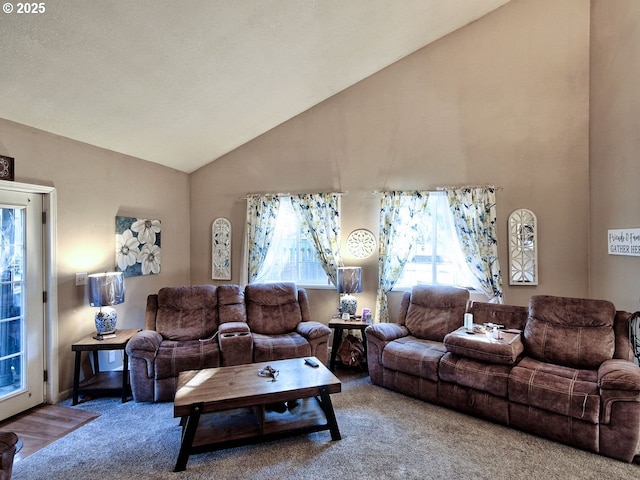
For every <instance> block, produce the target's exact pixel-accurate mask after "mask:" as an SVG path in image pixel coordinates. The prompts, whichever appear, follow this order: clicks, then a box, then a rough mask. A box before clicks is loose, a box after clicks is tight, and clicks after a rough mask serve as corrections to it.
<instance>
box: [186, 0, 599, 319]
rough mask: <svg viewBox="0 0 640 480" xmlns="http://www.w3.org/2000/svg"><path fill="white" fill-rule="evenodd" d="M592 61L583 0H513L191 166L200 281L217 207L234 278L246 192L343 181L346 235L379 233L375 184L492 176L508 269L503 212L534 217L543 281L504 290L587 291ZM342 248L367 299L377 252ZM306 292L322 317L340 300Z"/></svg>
mask: <svg viewBox="0 0 640 480" xmlns="http://www.w3.org/2000/svg"><path fill="white" fill-rule="evenodd" d="M588 65H589V3H588V2H585V1H583V0H565V1H561V2H558V1H556V0H544V1H539V0H535V1H533V0H514V1H512V2H510V3H509V4H507V5H506V6H505V7H502V8H501V9H499V10H497V11H495V12H494V13H492V14H490V15H488V16H486V17H484V18H482V19H480V20H479V21H477V22H475V23H473V24H471V25H469V26H467V27H465V28H463V29H461V30H459V31H457V32H455V33H453V34H451V35H449V36H447V37H445V38H444V39H442V40H440V41H438V42H436V43H434V44H432V45H430V46H428V47H426V48H423V49H422V50H419V51H418V52H416V53H414V54H413V55H410V56H409V57H407V58H405V59H403V60H401V61H399V62H397V63H396V64H394V65H392V66H391V67H389V68H387V69H385V70H383V71H381V72H379V73H377V74H375V75H373V76H372V77H370V78H368V79H366V80H364V81H362V82H360V83H359V84H357V85H355V86H353V87H352V88H350V89H348V90H346V91H344V92H342V93H340V94H338V95H336V96H334V97H332V98H330V99H329V100H327V101H325V102H322V103H321V104H319V105H317V106H316V107H315V108H312V109H310V110H309V111H306V112H304V113H302V114H301V115H299V116H298V117H296V118H294V119H292V120H290V121H288V122H287V123H285V124H283V125H281V126H279V127H278V128H275V129H273V130H272V131H270V132H268V133H266V134H264V135H263V136H261V137H259V138H257V139H256V140H254V141H252V142H250V143H248V144H246V145H244V146H243V147H241V148H239V149H237V150H235V151H234V152H232V153H230V154H228V155H226V156H225V157H223V158H221V159H219V160H217V161H215V162H213V163H212V164H209V165H208V166H205V167H203V168H202V169H200V170H199V171H197V172H195V173H194V174H192V175H191V179H190V180H191V195H192V211H191V214H192V217H191V228H192V230H191V232H192V234H191V242H192V243H191V254H192V262H191V263H192V281H193V282H194V283H200V282H210V281H211V280H210V278H211V274H210V266H209V265H210V261H211V260H210V259H211V253H210V237H211V234H210V229H211V222H212V221H213V219H215V218H216V217H227V218H228V219H229V220H230V221H231V223H232V225H233V228H234V235H233V265H232V269H233V281H238V280H239V278H240V277H239V275H240V273H239V272H240V258H241V249H242V243H241V242H242V233H243V228H244V219H245V205H246V203H245V200H243V198H242V197H243V196H244V195H246V194H247V193H255V192H319V191H343V192H348V194H347V195H345V196H344V197H343V199H342V202H343V204H342V205H343V218H342V225H343V241H344V240H345V239H346V236H347V235H348V233H349V232H350V231H352V230H353V229H355V228H368V229H370V230H372V231H373V232H374V233H376V234H377V231H378V227H377V197H376V196H375V195H372V193H371V192H372V191H374V190H384V189H411V188H416V189H433V188H435V187H437V186H439V185H465V184H495V185H496V186H499V187H501V188H502V189H501V190H500V191H499V192H498V194H497V198H498V217H499V218H498V222H499V223H498V232H499V235H500V240H501V242H502V244H501V246H500V262H501V266H502V270H503V273H504V272H506V271H507V261H508V258H507V255H508V254H507V249H506V240H507V238H506V222H507V217H508V215H509V214H510V213H511V212H512V211H513V210H514V209H517V208H529V209H531V210H533V212H535V213H536V215H537V217H538V221H539V235H538V238H539V246H540V257H539V259H540V269H539V271H540V284H539V286H538V287H510V286H509V285H508V281H507V279H506V278H505V285H504V288H505V292H506V295H505V297H506V301H507V302H509V303H514V304H522V305H524V304H526V303H527V301H528V299H529V297H530V296H531V295H532V294H544V293H548V294H558V295H569V296H584V295H586V294H587V293H588V281H587V278H588V271H587V248H588V242H587V237H588V224H589V222H588V209H589V204H588V188H589V182H588V172H589V169H588V131H589V126H588V113H589V111H588V105H589V77H588ZM343 253H345V263H347V264H349V265H358V264H359V265H362V266H363V267H364V275H365V292H363V293H362V294H360V295H359V296H358V297H359V305H360V306H373V305H374V295H375V285H376V284H377V262H376V259H375V258H374V257H370V258H368V259H366V260H365V261H362V262H356V261H355V260H354V259H352V258H349V256H348V255H347V254H346V251H345V250H343ZM310 297H311V302H312V308H313V310H314V312H316V316H318V317H319V319H320V320H324V319H326V318H328V315H330V314H331V313H333V312H334V310H335V306H336V303H337V294H336V293H335V291H312V292H310ZM396 297H397V296H396ZM396 303H397V298H394V299H393V300H392V305H394V304H396ZM392 308H393V306H392ZM392 314H393V310H392Z"/></svg>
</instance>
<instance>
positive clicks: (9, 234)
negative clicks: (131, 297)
mask: <svg viewBox="0 0 640 480" xmlns="http://www.w3.org/2000/svg"><path fill="white" fill-rule="evenodd" d="M56 221H57V216H56V191H55V188H53V187H47V186H40V185H30V184H25V183H19V182H8V181H0V420H2V419H5V418H8V417H11V416H13V415H16V414H18V413H20V412H23V411H25V410H27V409H29V408H32V407H34V406H36V405H40V404H42V403H56V402H57V401H58V395H59V387H58V373H57V371H58V359H57V357H55V356H54V355H53V352H54V351H55V348H54V346H55V345H56V344H57V340H58V338H57V328H56V326H55V322H54V318H55V317H56V314H57V308H58V302H57V283H56V281H55V279H56V277H57V269H56V267H55V256H56V253H55V252H56V243H55V224H56Z"/></svg>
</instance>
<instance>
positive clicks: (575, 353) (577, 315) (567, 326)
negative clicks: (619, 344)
mask: <svg viewBox="0 0 640 480" xmlns="http://www.w3.org/2000/svg"><path fill="white" fill-rule="evenodd" d="M615 316H616V309H615V307H614V305H613V304H612V303H611V302H608V301H606V300H591V299H581V298H567V297H552V296H547V295H539V296H534V297H532V298H531V300H530V302H529V319H528V320H527V323H526V325H525V329H524V344H525V351H526V354H527V355H530V356H532V357H534V358H536V359H538V360H540V361H543V362H548V363H556V364H559V365H565V366H568V367H574V368H597V367H598V366H599V365H600V364H601V363H602V362H604V361H605V360H609V359H611V358H612V357H613V352H614V349H615V335H614V331H613V323H614V319H615Z"/></svg>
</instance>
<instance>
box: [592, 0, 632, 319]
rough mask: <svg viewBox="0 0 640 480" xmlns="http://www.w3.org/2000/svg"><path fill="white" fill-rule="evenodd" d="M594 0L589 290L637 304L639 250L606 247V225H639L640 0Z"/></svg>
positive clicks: (622, 304)
mask: <svg viewBox="0 0 640 480" xmlns="http://www.w3.org/2000/svg"><path fill="white" fill-rule="evenodd" d="M591 3H592V21H591V22H592V23H591V146H590V159H591V185H590V192H591V252H590V259H591V261H590V278H591V289H590V294H591V295H592V296H594V297H598V298H606V299H609V300H611V301H613V302H614V303H615V304H616V306H617V307H618V308H622V309H625V310H628V311H636V310H639V309H640V306H639V305H638V303H639V297H640V258H639V257H627V256H616V255H609V254H608V253H607V230H609V229H616V228H639V227H640V188H639V187H638V182H639V180H640V158H639V156H640V134H639V133H638V132H640V89H639V88H638V79H639V78H640V55H638V45H640V28H638V25H640V2H638V1H637V0H616V1H615V2H610V1H604V0H594V1H592V2H591Z"/></svg>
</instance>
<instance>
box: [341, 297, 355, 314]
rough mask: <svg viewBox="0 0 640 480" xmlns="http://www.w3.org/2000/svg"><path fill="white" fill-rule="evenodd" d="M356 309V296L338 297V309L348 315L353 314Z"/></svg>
mask: <svg viewBox="0 0 640 480" xmlns="http://www.w3.org/2000/svg"><path fill="white" fill-rule="evenodd" d="M357 309H358V301H357V300H356V297H354V296H353V295H349V294H347V295H342V296H341V297H340V311H341V312H342V313H343V314H344V313H348V314H349V315H355V314H356V310H357Z"/></svg>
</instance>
